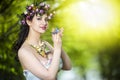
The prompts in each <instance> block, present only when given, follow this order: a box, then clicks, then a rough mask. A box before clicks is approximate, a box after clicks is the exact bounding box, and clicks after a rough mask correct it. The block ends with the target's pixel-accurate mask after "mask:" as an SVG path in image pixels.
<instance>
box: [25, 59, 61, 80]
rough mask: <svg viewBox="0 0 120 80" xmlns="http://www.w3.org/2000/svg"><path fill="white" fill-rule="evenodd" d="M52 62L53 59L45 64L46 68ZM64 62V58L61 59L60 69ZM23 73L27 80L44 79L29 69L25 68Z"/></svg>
mask: <svg viewBox="0 0 120 80" xmlns="http://www.w3.org/2000/svg"><path fill="white" fill-rule="evenodd" d="M50 64H51V59H49V60H48V62H47V64H43V65H44V67H45V68H47V69H48V68H49V66H50ZM62 66H63V62H62V59H60V65H59V70H60V69H61V68H62ZM23 75H24V76H25V78H26V80H42V79H41V78H38V77H36V76H35V75H34V74H32V73H31V72H30V71H29V70H23Z"/></svg>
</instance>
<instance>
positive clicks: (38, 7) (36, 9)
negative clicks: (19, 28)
mask: <svg viewBox="0 0 120 80" xmlns="http://www.w3.org/2000/svg"><path fill="white" fill-rule="evenodd" d="M49 9H50V5H49V4H46V3H45V2H40V3H39V4H37V3H36V4H31V5H30V6H27V7H26V11H25V12H24V13H22V14H21V16H19V17H20V18H21V20H20V24H22V25H27V23H26V19H28V20H31V19H32V18H33V16H34V15H35V14H39V15H41V16H42V15H43V14H47V19H48V20H50V19H51V18H52V17H53V15H54V14H55V11H54V12H51V13H49Z"/></svg>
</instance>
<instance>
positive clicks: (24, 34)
mask: <svg viewBox="0 0 120 80" xmlns="http://www.w3.org/2000/svg"><path fill="white" fill-rule="evenodd" d="M28 33H29V26H28V25H24V26H23V25H21V26H20V32H19V34H18V39H17V40H16V41H15V43H14V45H13V50H14V51H15V52H16V53H17V52H18V50H19V49H20V47H21V46H22V44H23V42H24V41H25V39H26V38H27V36H28Z"/></svg>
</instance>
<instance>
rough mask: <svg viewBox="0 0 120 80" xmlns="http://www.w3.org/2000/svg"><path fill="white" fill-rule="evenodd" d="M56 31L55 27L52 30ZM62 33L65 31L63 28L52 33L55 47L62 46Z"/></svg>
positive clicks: (59, 47)
mask: <svg viewBox="0 0 120 80" xmlns="http://www.w3.org/2000/svg"><path fill="white" fill-rule="evenodd" d="M54 31H55V29H53V30H52V32H54ZM62 33H63V28H61V29H60V30H58V32H56V33H53V34H52V40H53V43H54V48H56V49H61V47H62V39H61V38H62Z"/></svg>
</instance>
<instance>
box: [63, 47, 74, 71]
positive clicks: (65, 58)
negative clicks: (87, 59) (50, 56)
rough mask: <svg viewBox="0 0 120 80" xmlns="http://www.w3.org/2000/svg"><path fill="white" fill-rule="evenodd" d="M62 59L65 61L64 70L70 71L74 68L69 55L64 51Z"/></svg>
mask: <svg viewBox="0 0 120 80" xmlns="http://www.w3.org/2000/svg"><path fill="white" fill-rule="evenodd" d="M61 58H62V61H63V68H62V69H63V70H70V69H71V68H72V65H71V61H70V58H69V56H68V55H67V53H66V52H65V51H64V50H63V49H62V50H61Z"/></svg>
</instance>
